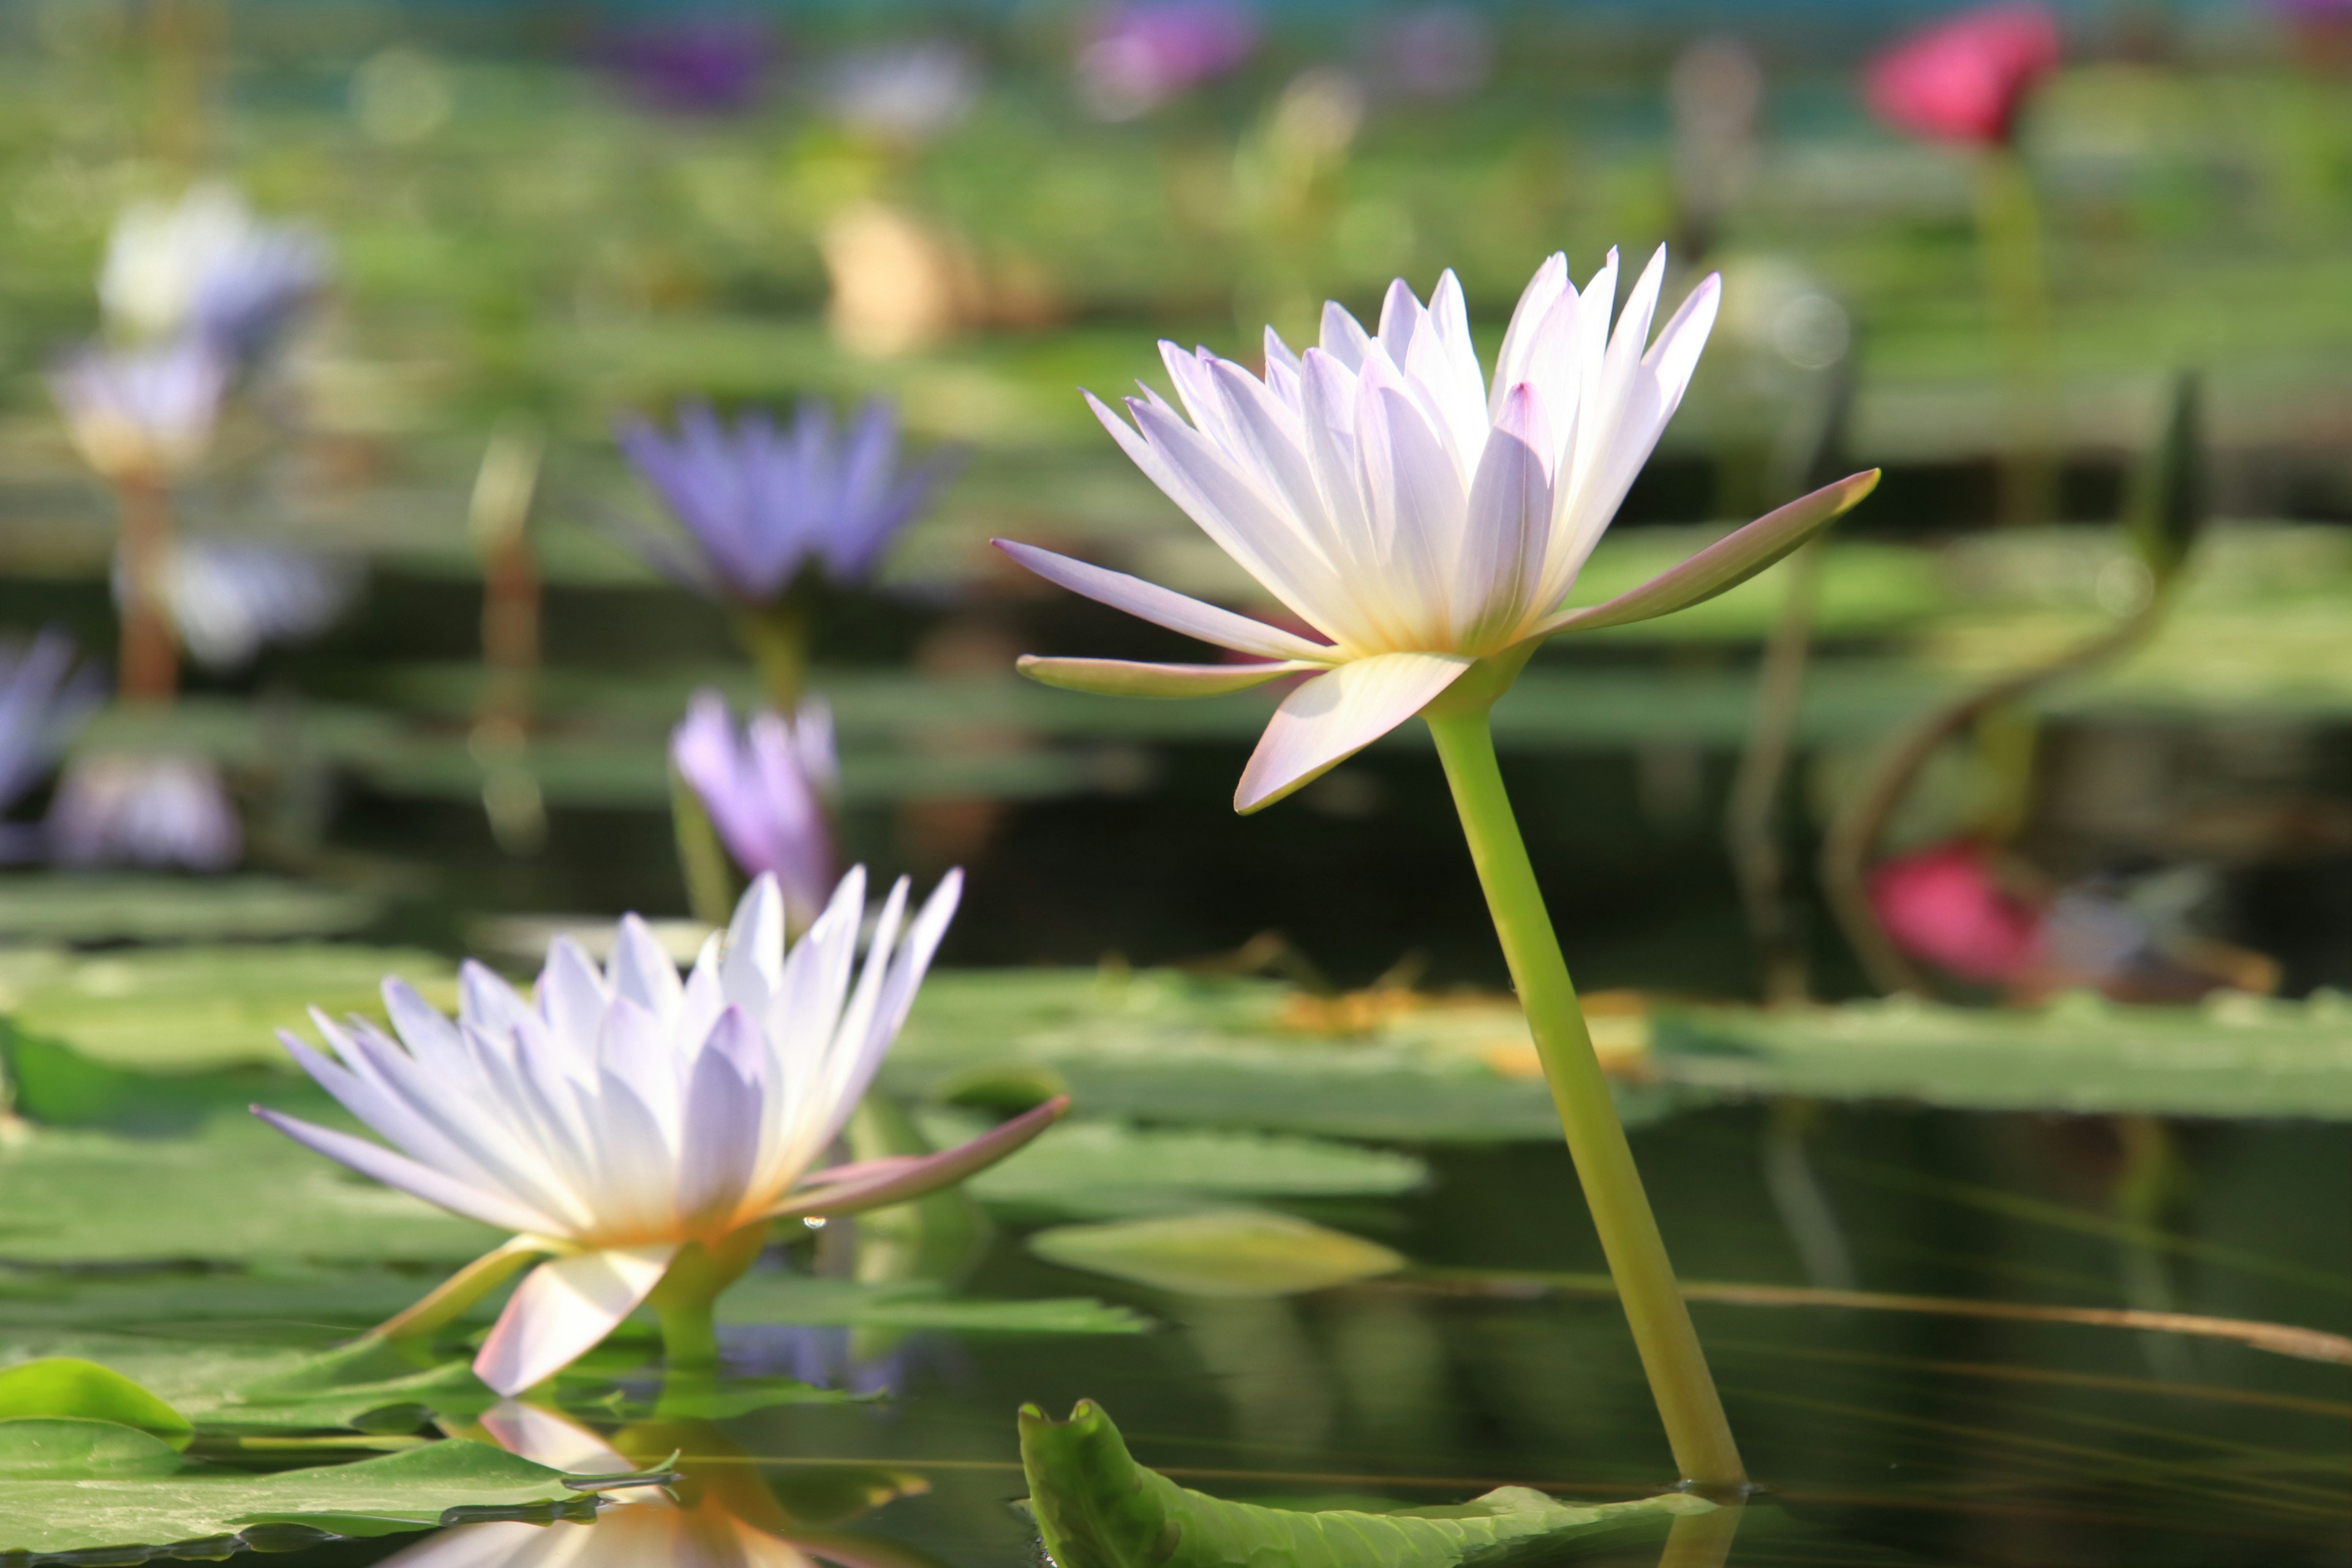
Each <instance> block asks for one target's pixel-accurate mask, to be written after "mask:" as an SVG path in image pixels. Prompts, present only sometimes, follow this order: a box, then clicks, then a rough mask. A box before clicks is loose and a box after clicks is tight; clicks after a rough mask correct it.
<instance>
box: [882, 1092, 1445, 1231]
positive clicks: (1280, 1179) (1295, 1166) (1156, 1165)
mask: <svg viewBox="0 0 2352 1568" xmlns="http://www.w3.org/2000/svg"><path fill="white" fill-rule="evenodd" d="M982 1125H983V1123H981V1122H979V1121H975V1120H973V1119H971V1118H968V1117H962V1116H957V1115H952V1114H948V1113H938V1112H935V1113H933V1114H931V1115H929V1116H927V1117H925V1118H924V1119H923V1131H925V1133H927V1134H928V1135H929V1137H930V1138H931V1139H932V1141H933V1142H940V1143H950V1142H959V1141H961V1139H963V1138H967V1137H969V1136H971V1132H972V1131H976V1130H978V1128H979V1127H980V1126H982ZM1428 1177H1429V1168H1428V1166H1426V1165H1425V1164H1423V1163H1422V1162H1421V1161H1419V1160H1416V1159H1414V1158H1412V1156H1411V1155H1408V1154H1400V1153H1395V1152H1391V1151H1388V1150H1381V1149H1364V1148H1360V1147H1358V1146H1356V1145H1354V1144H1349V1143H1338V1142H1328V1141H1327V1140H1323V1139H1315V1138H1286V1137H1278V1136H1275V1135H1272V1134H1267V1133H1260V1132H1246V1131H1221V1130H1214V1129H1189V1128H1188V1129H1174V1130H1162V1129H1151V1128H1142V1127H1134V1126H1130V1125H1129V1124H1127V1123H1124V1122H1118V1121H1065V1122H1063V1123H1062V1124H1061V1125H1059V1126H1057V1127H1055V1128H1054V1129H1053V1130H1052V1131H1048V1132H1047V1133H1045V1136H1043V1137H1041V1138H1039V1139H1038V1140H1037V1142H1035V1143H1034V1144H1032V1145H1030V1146H1029V1147H1028V1148H1027V1149H1024V1150H1023V1151H1022V1152H1021V1153H1020V1154H1019V1155H1018V1156H1017V1157H1015V1158H1013V1159H1011V1160H1007V1161H1005V1162H1004V1163H1003V1164H1001V1165H997V1166H995V1167H993V1168H992V1169H991V1170H988V1171H984V1172H982V1173H981V1174H980V1175H978V1176H975V1177H973V1178H972V1179H971V1182H970V1183H968V1184H966V1187H965V1190H966V1191H967V1192H969V1193H971V1195H972V1196H974V1197H976V1198H978V1199H980V1200H981V1201H982V1203H985V1204H989V1205H995V1206H999V1207H1005V1208H1013V1209H1018V1210H1021V1211H1023V1212H1024V1213H1032V1212H1040V1211H1042V1212H1044V1213H1047V1214H1053V1215H1072V1216H1082V1217H1091V1216H1102V1217H1109V1216H1114V1215H1139V1214H1155V1213H1166V1212H1168V1211H1171V1210H1180V1209H1190V1208H1200V1207H1202V1206H1204V1205H1206V1204H1208V1203H1213V1202H1214V1201H1215V1200H1217V1199H1219V1198H1226V1199H1231V1198H1235V1197H1276V1196H1281V1197H1305V1196H1314V1197H1365V1196H1388V1195H1391V1194H1397V1193H1404V1192H1410V1191H1412V1189H1413V1188H1415V1187H1418V1186H1420V1185H1421V1184H1423V1182H1425V1181H1427V1180H1428Z"/></svg>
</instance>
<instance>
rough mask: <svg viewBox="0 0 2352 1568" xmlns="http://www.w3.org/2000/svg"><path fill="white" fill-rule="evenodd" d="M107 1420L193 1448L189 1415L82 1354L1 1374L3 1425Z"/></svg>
mask: <svg viewBox="0 0 2352 1568" xmlns="http://www.w3.org/2000/svg"><path fill="white" fill-rule="evenodd" d="M35 1416H39V1417H50V1418H59V1419H71V1420H76V1421H106V1422H111V1423H113V1424H115V1425H117V1426H131V1427H135V1428H137V1429H138V1430H139V1431H142V1432H145V1433H149V1434H152V1436H157V1437H161V1438H163V1440H165V1441H166V1442H168V1443H170V1444H171V1445H172V1446H173V1447H177V1448H184V1447H187V1446H188V1435H189V1433H190V1432H191V1431H192V1430H193V1428H191V1427H190V1426H189V1425H188V1419H187V1417H186V1416H184V1415H181V1414H180V1413H179V1412H178V1411H176V1410H174V1409H173V1408H172V1407H171V1406H170V1405H166V1404H164V1403H163V1401H162V1400H160V1399H158V1398H156V1397H155V1396H154V1395H153V1394H150V1393H148V1392H147V1390H145V1389H143V1388H142V1387H140V1386H139V1385H138V1384H135V1383H133V1382H131V1380H130V1379H129V1378H127V1377H125V1376H123V1375H122V1374H121V1373H119V1372H115V1371H113V1370H111V1369H110V1368H107V1367H103V1366H100V1365H99V1364H98V1363H96V1362H91V1361H83V1360H81V1359H80V1358H79V1357H76V1356H48V1357H44V1358H43V1359H42V1360H39V1361H29V1362H26V1363H23V1364H21V1365H18V1366H12V1367H9V1368H8V1369H7V1370H6V1371H5V1372H0V1421H17V1420H24V1419H26V1418H28V1417H35Z"/></svg>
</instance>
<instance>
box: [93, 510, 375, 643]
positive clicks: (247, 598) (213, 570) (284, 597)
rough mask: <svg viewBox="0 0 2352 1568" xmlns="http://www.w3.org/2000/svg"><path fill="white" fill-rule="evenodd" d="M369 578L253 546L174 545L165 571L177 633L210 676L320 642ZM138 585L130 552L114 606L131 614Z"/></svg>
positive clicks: (334, 564)
mask: <svg viewBox="0 0 2352 1568" xmlns="http://www.w3.org/2000/svg"><path fill="white" fill-rule="evenodd" d="M362 577H363V574H362V571H361V569H360V568H359V566H358V565H357V564H356V563H353V562H351V561H348V560H344V559H341V558H338V557H335V556H331V555H325V554H321V553H320V552H316V551H310V550H299V549H294V548H291V547H289V546H286V545H281V544H264V543H259V542H254V541H249V540H223V539H187V538H182V539H179V540H177V541H175V542H174V543H173V548H172V552H171V554H170V557H169V559H168V561H167V562H166V563H165V566H164V571H163V599H164V603H165V605H166V606H167V608H168V609H169V611H170V614H171V618H172V629H173V632H174V633H175V634H176V636H177V637H178V639H179V644H180V647H182V648H183V649H184V650H185V651H186V653H187V655H188V657H189V658H193V659H194V660H195V661H196V662H197V663H198V664H200V665H203V666H204V667H205V668H207V669H221V670H225V669H235V668H238V667H239V666H241V665H245V664H247V663H250V662H251V661H252V659H253V657H254V656H255V655H256V654H257V653H259V652H260V651H261V650H262V648H263V647H265V646H267V645H268V644H270V643H279V642H299V641H300V640H301V639H303V638H305V637H314V636H316V635H317V634H319V633H320V632H322V631H324V630H326V629H327V628H328V627H329V626H332V625H334V623H335V622H336V621H337V620H338V619H340V618H341V616H342V614H343V612H344V611H345V610H347V609H349V608H350V607H351V605H352V601H353V600H354V599H356V598H357V597H358V595H359V591H360V586H361V584H362ZM132 592H133V584H132V582H131V572H130V570H129V558H128V555H127V553H126V552H121V551H118V552H116V554H115V564H114V602H115V604H116V605H117V606H118V607H120V608H122V609H124V610H128V609H129V608H130V605H131V595H132Z"/></svg>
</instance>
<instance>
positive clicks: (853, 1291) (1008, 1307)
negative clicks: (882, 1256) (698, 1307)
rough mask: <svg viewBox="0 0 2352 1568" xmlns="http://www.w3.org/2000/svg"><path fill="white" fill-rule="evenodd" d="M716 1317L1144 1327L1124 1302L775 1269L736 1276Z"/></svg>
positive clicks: (1089, 1329)
mask: <svg viewBox="0 0 2352 1568" xmlns="http://www.w3.org/2000/svg"><path fill="white" fill-rule="evenodd" d="M719 1321H720V1322H722V1323H799V1324H804V1325H807V1326H810V1327H820V1328H834V1327H838V1328H853V1329H891V1330H914V1329H935V1330H945V1331H955V1332H961V1333H986V1334H1135V1333H1141V1332H1143V1331H1145V1330H1146V1329H1147V1328H1149V1327H1150V1324H1149V1323H1148V1322H1147V1321H1145V1320H1144V1319H1143V1318H1142V1317H1141V1316H1139V1314H1137V1313H1135V1312H1133V1311H1130V1310H1128V1309H1127V1308H1125V1307H1114V1306H1110V1305H1108V1304H1107V1303H1105V1302H1101V1301H1097V1300H1090V1299H1088V1298H1086V1297H1082V1296H1079V1297H1040V1298H1035V1299H1029V1300H1007V1301H990V1300H977V1299H974V1298H971V1297H963V1296H956V1295H952V1294H950V1292H949V1291H948V1289H947V1288H946V1287H944V1286H942V1285H940V1284H937V1283H935V1282H932V1281H929V1280H915V1279H909V1280H897V1281H892V1282H890V1283H887V1284H865V1283H861V1282H858V1281H856V1280H850V1279H820V1278H817V1277H815V1276H813V1275H807V1274H787V1273H785V1272H783V1271H782V1270H781V1269H775V1270H770V1269H762V1270H760V1271H758V1272H755V1273H752V1274H749V1275H746V1276H745V1277H744V1278H743V1279H740V1280H738V1281H737V1282H736V1283H735V1285H734V1286H733V1287H732V1288H731V1289H729V1290H728V1292H727V1294H725V1295H724V1296H721V1297H720V1298H719Z"/></svg>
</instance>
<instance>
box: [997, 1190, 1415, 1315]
mask: <svg viewBox="0 0 2352 1568" xmlns="http://www.w3.org/2000/svg"><path fill="white" fill-rule="evenodd" d="M1029 1249H1030V1250H1031V1251H1032V1252H1034V1253H1035V1254H1036V1255H1037V1256H1038V1257H1040V1258H1045V1260H1046V1261H1047V1262H1050V1263H1058V1264H1061V1265H1062V1266H1063V1267H1064V1268H1083V1269H1086V1270H1087V1271H1089V1272H1091V1273H1095V1274H1108V1275H1109V1276H1110V1277H1111V1278H1112V1279H1125V1280H1129V1281H1130V1282H1132V1283H1134V1284H1138V1285H1147V1286H1150V1288H1151V1289H1155V1290H1171V1291H1174V1292H1176V1293H1177V1294H1179V1295H1183V1296H1290V1295H1296V1294H1298V1293H1299V1292H1302V1291H1307V1290H1321V1289H1328V1288H1329V1287H1331V1286H1334V1285H1344V1284H1347V1283H1349V1281H1350V1280H1355V1279H1370V1278H1372V1277H1373V1276H1375V1275H1380V1274H1388V1273H1392V1272H1394V1271H1395V1270H1397V1269H1399V1268H1403V1267H1404V1265H1405V1260H1404V1258H1402V1256H1400V1255H1399V1254H1397V1253H1395V1252H1392V1251H1391V1250H1390V1249H1389V1248H1387V1247H1382V1246H1381V1245H1380V1243H1378V1242H1375V1241H1366V1240H1365V1239H1364V1238H1363V1237H1360V1236H1350V1235H1349V1234H1348V1233H1347V1232H1345V1231H1341V1230H1332V1229H1329V1228H1328V1227H1326V1226H1319V1225H1315V1224H1312V1223H1311V1222H1309V1221H1307V1220H1303V1219H1299V1218H1297V1217H1295V1216H1294V1215H1285V1214H1272V1213H1268V1212H1266V1211H1265V1210H1262V1209H1211V1210H1206V1211H1204V1212H1202V1213H1199V1214H1188V1215H1166V1216H1164V1217H1160V1218H1153V1219H1132V1220H1115V1221H1112V1222H1111V1223H1109V1224H1107V1225H1066V1226H1055V1228H1053V1229H1051V1230H1041V1231H1039V1232H1038V1233H1037V1234H1036V1235H1034V1236H1033V1237H1030V1238H1029Z"/></svg>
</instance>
